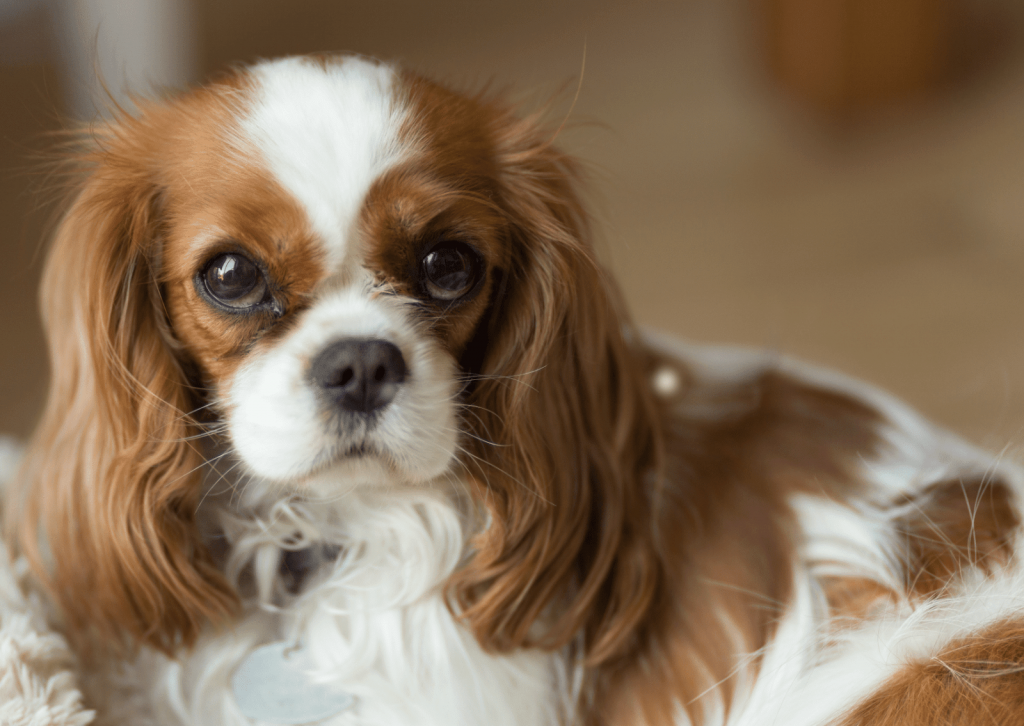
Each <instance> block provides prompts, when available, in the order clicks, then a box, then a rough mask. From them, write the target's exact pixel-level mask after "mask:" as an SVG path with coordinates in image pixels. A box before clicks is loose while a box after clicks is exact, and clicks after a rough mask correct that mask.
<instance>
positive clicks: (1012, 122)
mask: <svg viewBox="0 0 1024 726" xmlns="http://www.w3.org/2000/svg"><path fill="white" fill-rule="evenodd" d="M239 6H240V0H223V1H221V2H217V3H205V2H204V3H200V4H198V5H197V6H196V7H197V9H198V10H197V17H198V23H199V27H198V33H199V36H198V37H199V44H198V45H199V48H200V49H201V54H202V58H201V64H200V65H201V66H202V67H203V68H204V69H206V70H207V71H210V70H213V69H216V68H218V67H221V66H223V65H224V64H225V63H228V62H232V61H237V60H246V59H251V58H255V57H261V56H274V55H279V54H283V53H295V52H306V51H312V50H324V49H344V50H353V51H358V52H362V53H366V54H369V55H376V56H380V57H385V58H393V59H398V60H400V61H402V62H403V63H404V64H406V65H407V66H409V67H411V68H413V69H416V70H420V71H422V72H425V73H427V74H429V75H432V76H436V77H440V78H444V79H448V80H449V81H451V82H452V83H454V84H455V85H458V86H461V87H469V88H475V87H479V86H480V85H482V84H484V83H487V82H492V83H493V84H495V85H498V86H504V85H505V84H511V86H512V88H514V89H515V90H514V91H513V93H514V94H515V95H516V97H518V98H521V99H523V102H524V103H525V104H527V105H532V106H537V105H539V104H542V103H544V102H547V101H548V100H549V99H551V98H555V101H554V103H553V110H552V117H553V118H554V119H555V120H556V124H555V125H557V121H558V120H560V119H561V118H567V119H568V123H567V124H566V128H565V129H564V130H563V131H562V132H561V134H560V137H559V140H560V143H562V144H563V145H564V146H565V147H566V148H568V149H569V150H571V151H572V152H574V153H576V154H577V155H578V156H580V157H581V158H583V159H585V160H586V162H587V163H588V167H589V169H590V170H591V196H592V198H593V199H594V207H593V208H594V210H595V212H596V214H595V217H596V220H597V224H596V227H597V229H599V230H600V238H601V239H600V244H601V247H602V249H603V251H604V254H605V259H606V260H607V261H608V263H609V264H610V265H611V267H612V268H614V270H615V271H616V274H617V276H618V278H619V280H620V281H621V283H622V285H623V287H624V289H625V291H626V295H627V298H628V300H629V303H630V304H631V306H632V309H633V311H634V313H635V315H636V317H637V318H638V319H639V320H640V321H642V322H643V323H645V324H647V325H650V326H652V327H656V328H661V329H664V330H667V331H670V332H672V333H675V334H678V335H681V336H687V337H690V338H694V339H699V340H709V341H720V342H730V343H742V344H749V345H756V346H767V347H770V348H772V349H774V350H776V351H779V352H780V353H785V354H789V355H794V356H798V357H801V358H805V359H808V360H811V361H815V362H818V363H822V364H825V365H828V366H832V367H836V368H839V369H841V370H843V371H846V372H847V373H850V374H852V375H855V376H859V377H862V378H865V379H867V380H869V381H872V382H874V383H877V384H879V385H881V386H884V387H886V388H888V389H890V390H892V391H894V392H896V393H897V394H899V395H900V396H902V397H904V398H906V399H907V400H909V401H910V402H911V403H912V404H914V405H915V406H917V407H919V408H920V409H922V410H923V411H924V412H925V413H926V414H928V415H929V416H931V417H933V418H935V419H936V420H938V421H939V422H940V423H942V424H944V425H946V426H949V427H952V428H953V429H955V430H957V431H960V432H962V433H964V434H966V435H968V436H969V437H971V438H973V439H975V440H977V441H979V442H981V443H984V444H986V445H988V446H990V447H993V448H995V449H997V450H1002V449H1004V448H1006V447H1008V448H1009V449H1010V450H1015V449H1017V448H1018V447H1019V445H1020V444H1021V442H1024V316H1022V313H1024V292H1022V289H1021V285H1020V284H1019V282H1018V281H1019V280H1020V279H1021V278H1022V277H1024V92H1022V91H1024V54H1022V53H1020V52H1019V51H1017V50H1015V49H1013V48H1011V49H1009V50H1007V51H1006V52H1005V53H1004V54H1003V55H1002V56H1001V57H1000V58H999V59H998V60H995V61H992V62H991V63H989V64H988V65H987V67H986V68H984V69H982V70H978V71H976V72H975V73H974V74H973V75H972V77H971V78H970V79H968V80H961V81H960V82H958V83H955V84H951V86H950V87H949V88H947V89H945V90H944V91H943V92H942V93H940V94H937V95H936V96H935V97H933V98H928V99H922V100H920V101H918V102H914V103H908V104H907V105H905V106H904V107H901V108H898V109H889V110H887V111H884V112H879V113H876V114H873V115H872V116H871V117H869V118H862V119H859V120H857V121H856V122H845V123H837V122H835V121H834V120H833V121H826V120H823V119H820V118H817V117H815V116H814V114H813V113H809V112H807V111H806V110H804V109H801V108H800V107H799V106H798V105H797V104H795V103H793V102H792V101H790V100H788V99H786V98H785V97H784V96H783V95H782V94H780V93H779V92H778V91H777V90H776V89H775V88H774V86H773V85H772V83H771V82H770V80H769V79H768V78H767V77H766V74H765V72H764V71H763V70H762V66H761V64H760V62H759V55H758V51H757V48H758V46H757V36H756V32H755V28H756V25H755V24H754V23H753V22H752V17H753V16H752V12H751V9H752V7H753V4H752V0H720V1H719V2H715V1H714V0H690V1H688V2H684V1H680V2H675V3H612V2H582V1H573V2H563V3H558V4H552V3H548V2H541V0H524V1H523V2H519V3H515V4H513V3H507V4H496V3H474V2H470V1H469V0H459V1H458V2H456V1H454V0H452V1H451V2H445V3H433V4H427V3H413V2H411V1H410V0H381V1H380V2H375V3H358V4H357V3H353V4H352V7H346V4H344V3H338V2H333V1H329V0H303V1H302V2H295V3H278V2H272V0H251V1H250V2H247V3H246V4H245V8H246V11H245V13H242V14H239V12H238V7H239ZM0 42H2V37H0ZM581 77H582V80H581ZM577 88H578V97H577V96H576V93H577ZM0 94H2V97H3V98H6V99H9V100H10V99H13V100H14V102H13V103H11V102H8V103H5V104H3V105H2V109H3V110H0V170H2V172H0V249H2V254H3V259H4V260H5V261H6V264H4V265H3V266H2V267H0V305H3V309H4V311H5V314H4V315H3V316H2V322H0V340H4V341H5V345H3V346H0V371H2V372H3V375H2V376H0V431H9V432H14V433H18V434H25V433H27V432H28V431H29V430H30V428H31V424H32V421H33V419H34V416H35V414H36V411H37V410H38V407H39V405H40V403H41V400H42V395H43V393H42V392H43V386H44V380H45V367H46V364H45V357H44V355H43V349H42V344H41V337H40V334H39V331H38V328H37V324H36V323H35V316H36V313H35V312H34V292H33V290H34V287H35V281H36V277H37V275H38V270H39V261H38V260H39V254H38V247H39V240H40V239H42V237H43V235H44V226H45V220H46V219H47V216H48V215H52V210H53V206H52V204H50V203H48V202H46V201H45V200H46V199H47V198H50V197H53V196H54V195H53V194H52V193H51V192H47V186H48V185H49V184H51V182H48V181H47V180H46V178H45V176H44V175H42V174H41V173H40V172H38V171H37V169H39V168H41V167H42V164H41V162H40V160H39V152H40V150H45V148H46V144H47V142H46V139H45V136H44V133H45V132H46V131H47V130H49V129H53V128H55V127H56V126H57V125H58V121H57V109H59V105H60V98H61V88H60V82H59V79H58V78H57V76H56V74H55V72H54V70H53V68H52V67H51V66H50V65H48V64H46V63H45V62H42V61H38V60H36V61H25V62H21V63H20V64H17V65H10V64H9V65H7V66H0ZM574 100H575V103H574Z"/></svg>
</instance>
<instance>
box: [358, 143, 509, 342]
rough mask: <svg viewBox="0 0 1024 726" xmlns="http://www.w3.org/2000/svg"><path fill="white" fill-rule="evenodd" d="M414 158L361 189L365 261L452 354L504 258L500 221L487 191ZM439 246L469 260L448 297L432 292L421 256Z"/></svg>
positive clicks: (483, 305)
mask: <svg viewBox="0 0 1024 726" xmlns="http://www.w3.org/2000/svg"><path fill="white" fill-rule="evenodd" d="M418 163H420V162H413V163H410V164H409V165H406V166H403V167H400V168H397V169H394V170H392V171H391V172H389V173H388V174H385V175H384V176H383V177H381V178H380V179H379V180H377V182H376V183H375V184H374V185H373V187H372V188H371V190H370V192H369V194H368V195H367V201H366V204H365V205H364V209H363V213H362V217H361V219H360V224H361V238H362V240H363V243H364V245H365V254H364V259H365V263H364V264H365V265H366V267H367V269H368V270H370V271H371V272H372V273H373V274H374V275H375V276H376V277H377V280H378V283H379V284H380V286H381V288H382V289H385V290H387V291H389V292H394V293H396V294H399V295H403V296H406V297H409V298H412V299H415V300H418V301H419V302H420V303H421V306H420V310H421V314H422V316H423V317H424V318H425V319H427V320H429V322H430V330H431V332H432V333H433V334H434V335H435V336H436V337H437V338H438V339H439V340H440V342H441V344H442V345H443V346H444V347H445V348H446V349H447V350H448V351H449V352H450V353H451V354H452V355H453V356H455V357H458V356H459V355H460V354H461V352H462V351H463V349H464V348H465V346H466V344H467V343H468V341H469V340H470V338H472V336H473V333H474V331H475V330H476V327H477V324H478V322H479V320H480V319H481V317H482V316H483V313H484V311H485V310H486V309H487V304H488V301H489V298H490V291H491V285H492V277H493V276H492V274H491V270H492V269H493V268H494V267H495V266H496V265H498V264H501V263H502V262H503V261H504V255H505V250H504V244H503V240H504V238H505V236H506V233H505V225H504V223H503V221H502V219H501V217H500V216H499V215H498V213H497V212H496V211H495V210H494V208H493V207H492V206H491V205H490V204H489V203H488V201H487V199H486V195H483V194H481V193H479V192H478V191H471V190H466V189H460V188H459V186H458V184H459V183H460V180H458V179H452V180H447V179H444V178H443V177H439V176H437V175H436V174H434V173H428V172H427V171H426V170H424V169H421V168H420V167H419V166H417V164H418ZM462 181H464V180H462ZM442 247H445V248H447V247H458V248H459V249H460V250H463V251H465V252H466V255H467V258H466V259H468V260H470V261H471V263H472V270H471V271H470V273H469V276H470V277H472V280H471V281H470V282H471V283H472V284H467V285H466V288H465V289H464V290H459V291H457V294H453V295H452V296H451V298H450V299H445V298H444V296H442V295H432V294H431V293H430V290H429V287H428V285H427V284H426V283H425V281H424V258H425V256H427V255H429V254H430V253H431V251H433V250H437V249H439V248H442Z"/></svg>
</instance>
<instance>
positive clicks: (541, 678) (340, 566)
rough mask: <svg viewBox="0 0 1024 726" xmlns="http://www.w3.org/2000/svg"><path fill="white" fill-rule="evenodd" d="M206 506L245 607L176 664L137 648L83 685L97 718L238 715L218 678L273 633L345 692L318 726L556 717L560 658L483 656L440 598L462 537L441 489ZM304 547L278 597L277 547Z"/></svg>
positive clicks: (198, 720)
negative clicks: (241, 510) (312, 563)
mask: <svg viewBox="0 0 1024 726" xmlns="http://www.w3.org/2000/svg"><path fill="white" fill-rule="evenodd" d="M215 511H216V515H215V518H216V519H218V520H219V525H220V528H221V529H222V530H223V531H224V536H225V537H226V538H227V540H228V543H229V545H230V554H229V556H228V558H227V562H226V567H225V569H226V573H227V575H228V577H229V578H230V579H232V580H233V581H234V582H235V583H236V584H238V586H239V587H240V590H241V591H242V592H250V593H252V596H251V597H250V598H249V599H248V600H247V602H246V606H245V607H246V615H245V617H244V618H242V620H241V621H240V622H238V623H236V624H235V625H233V626H232V627H229V628H226V629H223V630H220V631H218V632H210V633H208V634H206V635H204V636H203V637H202V638H201V639H200V642H199V643H198V644H197V646H196V648H195V649H194V650H193V651H191V652H190V653H188V654H185V655H183V656H182V657H181V659H180V660H179V661H170V660H167V659H165V658H163V657H162V656H158V655H156V654H153V653H145V654H143V656H142V657H141V658H140V659H139V661H138V662H137V663H135V664H133V665H132V667H130V668H128V669H126V670H125V671H124V672H123V673H121V674H119V675H117V676H114V677H113V680H114V681H115V682H114V683H111V682H110V680H108V678H110V676H107V677H104V678H103V681H104V683H102V684H99V683H97V684H96V686H97V689H98V690H102V691H104V692H106V693H107V694H109V695H110V697H111V701H110V702H108V703H109V707H108V708H106V709H102V711H106V712H107V716H106V717H105V718H104V719H103V721H102V722H103V723H110V724H115V723H116V724H121V723H131V724H133V726H138V724H140V723H144V722H145V721H149V720H151V722H152V723H158V724H161V725H165V724H172V723H173V724H177V723H180V724H190V725H191V726H205V725H207V724H209V725H211V726H212V725H214V724H216V725H217V726H226V725H229V724H230V725H233V724H239V725H242V724H250V723H252V722H251V721H249V720H248V719H246V718H245V717H244V716H243V715H242V714H241V712H240V711H239V709H238V706H237V704H236V703H235V700H234V696H233V694H232V689H231V685H230V681H231V677H232V675H233V673H234V672H235V670H236V669H237V668H238V665H239V664H240V663H241V662H242V661H243V660H244V659H245V658H246V656H247V655H248V654H249V653H251V652H252V650H253V649H254V648H256V647H257V646H259V645H261V644H265V643H269V642H272V641H279V640H285V641H288V642H294V643H301V644H302V645H303V646H304V647H305V648H306V649H308V652H309V655H310V657H311V658H312V662H313V663H315V669H314V670H313V671H312V673H311V674H310V675H311V678H313V679H315V680H318V681H321V682H326V683H331V684H336V685H338V686H340V687H341V688H343V689H344V690H345V691H346V692H347V693H349V694H351V695H352V696H353V698H354V701H353V705H352V706H351V707H350V708H348V709H346V710H345V711H343V712H341V713H339V714H337V715H335V716H333V717H331V718H329V719H327V720H324V721H321V722H320V723H322V724H325V725H328V726H343V725H344V726H355V725H356V724H358V725H359V726H392V725H394V726H398V725H399V724H401V725H402V726H433V725H435V724H436V725H438V726H440V725H441V724H444V725H445V726H457V725H460V724H466V725H467V726H470V725H472V726H478V725H479V724H483V723H486V724H488V725H489V726H516V725H523V726H525V725H527V724H528V725H529V726H544V725H546V724H556V723H558V722H560V714H561V713H562V712H563V711H562V709H563V705H564V704H563V703H562V699H561V698H560V697H559V693H560V692H562V691H563V689H562V688H560V687H558V686H557V685H556V684H558V683H559V682H562V683H564V680H563V678H564V672H563V668H562V664H561V662H560V661H561V659H560V658H559V657H557V656H553V655H551V654H546V653H541V652H537V651H522V652H519V653H515V654H512V655H504V656H499V655H491V654H488V653H485V652H483V651H482V650H481V648H480V646H479V645H478V644H477V642H476V640H475V639H474V638H473V637H472V635H471V634H470V633H469V632H468V631H467V630H466V629H465V628H464V627H462V626H461V625H460V624H459V623H458V622H457V620H456V619H455V618H454V617H453V616H452V614H451V612H450V611H449V610H448V607H447V606H446V604H445V600H444V596H443V592H442V589H441V586H442V584H443V583H444V582H445V580H446V579H447V577H448V575H449V574H450V573H451V572H452V571H453V570H454V568H455V567H456V566H457V565H458V563H459V561H460V559H461V557H462V556H463V554H464V547H465V541H466V538H465V526H464V522H463V519H464V516H463V515H462V513H461V512H460V511H459V508H458V507H457V506H456V505H455V504H454V503H453V502H452V501H451V500H450V498H449V497H447V496H445V495H443V494H440V493H438V492H436V491H432V490H430V489H427V488H417V489H404V490H396V491H389V492H387V493H386V494H381V493H373V494H362V493H350V494H347V495H345V496H344V497H342V498H339V499H336V500H334V501H319V502H302V503H299V502H296V501H289V500H286V501H281V500H278V501H277V502H276V503H274V504H272V505H270V506H265V507H263V506H259V504H257V505H256V506H254V507H252V509H250V508H249V507H246V511H247V514H246V515H245V516H241V515H239V514H238V513H237V512H236V513H232V512H231V510H229V509H228V508H227V507H220V506H219V505H218V506H217V508H216V509H215ZM254 512H258V514H254ZM305 548H312V551H313V552H322V551H323V549H324V548H326V549H327V550H328V551H329V552H331V553H332V554H333V550H336V552H337V556H336V557H333V558H332V557H325V558H321V559H322V562H321V564H320V566H319V567H317V568H316V569H314V570H313V571H312V572H311V574H310V575H309V576H308V578H307V581H306V582H305V583H304V585H303V587H302V590H301V592H300V593H299V594H297V595H290V594H288V593H287V591H286V587H285V584H286V583H285V581H284V578H283V577H282V574H281V568H280V562H281V556H282V552H283V551H286V550H299V549H305ZM90 690H93V689H90ZM114 699H116V702H114ZM104 700H107V699H104Z"/></svg>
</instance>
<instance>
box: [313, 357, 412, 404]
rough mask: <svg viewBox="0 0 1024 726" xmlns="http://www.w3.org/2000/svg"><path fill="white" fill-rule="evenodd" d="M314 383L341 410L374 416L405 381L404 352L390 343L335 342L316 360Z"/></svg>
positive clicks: (392, 397) (314, 361) (390, 399)
mask: <svg viewBox="0 0 1024 726" xmlns="http://www.w3.org/2000/svg"><path fill="white" fill-rule="evenodd" d="M310 377H311V378H312V379H313V383H314V384H315V385H316V386H318V387H319V388H320V390H321V391H323V392H324V394H326V395H327V396H329V397H330V398H331V399H332V400H333V401H334V402H335V403H336V404H337V405H338V407H339V408H341V409H343V410H345V411H351V412H353V413H370V412H371V411H376V410H377V409H379V408H383V407H384V406H387V405H388V404H389V403H391V401H392V400H393V399H394V397H395V394H396V393H398V387H399V386H400V385H401V383H402V381H404V380H405V359H404V358H403V357H402V351H400V350H399V349H398V347H397V346H395V345H394V344H392V343H389V342H387V341H386V340H367V339H365V338H350V339H348V340H340V341H338V342H337V343H333V344H331V345H329V346H327V347H326V348H324V350H323V351H321V352H320V354H319V355H317V357H316V358H314V359H313V365H312V367H311V368H310Z"/></svg>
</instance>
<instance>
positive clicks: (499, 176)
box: [159, 59, 511, 490]
mask: <svg viewBox="0 0 1024 726" xmlns="http://www.w3.org/2000/svg"><path fill="white" fill-rule="evenodd" d="M244 84H245V86H246V87H247V90H248V92H249V96H250V97H249V99H248V100H247V102H246V103H245V105H244V107H242V108H241V109H240V110H239V112H238V113H237V114H234V115H231V116H230V117H228V118H227V119H214V120H213V123H211V119H209V118H202V117H198V118H196V117H193V118H190V119H189V122H191V125H192V126H193V127H194V128H191V129H189V130H188V131H185V132H184V133H180V136H179V138H180V139H181V140H182V141H184V142H185V143H186V144H196V146H194V147H192V148H189V149H188V150H187V151H185V152H184V153H182V151H181V150H179V149H176V148H174V146H173V145H172V146H171V148H168V149H166V150H165V151H164V153H165V158H166V159H167V161H168V163H169V164H170V165H171V166H172V167H173V171H172V172H171V173H170V174H169V175H168V183H167V185H166V186H165V187H164V189H163V196H162V199H161V204H162V205H163V210H164V215H165V218H166V219H168V220H170V222H169V224H168V226H167V229H166V233H165V234H166V236H165V239H164V241H163V247H162V250H161V256H160V270H159V277H160V280H161V284H162V295H163V297H164V299H165V300H166V305H167V311H168V318H169V322H170V328H171V330H172V332H173V335H174V336H175V338H176V339H177V340H178V341H179V342H180V343H181V345H182V346H183V347H184V350H185V352H186V354H187V357H188V358H189V359H190V360H191V361H193V362H194V363H195V365H196V367H197V369H198V375H199V378H200V379H201V380H200V385H202V386H204V387H206V388H207V389H208V397H209V399H210V402H211V403H212V407H213V408H214V409H215V412H216V413H217V414H218V415H219V416H221V417H222V418H223V423H224V428H225V434H226V438H227V439H228V440H229V441H230V445H231V446H232V448H233V450H234V452H235V453H236V454H237V456H238V458H239V459H240V461H241V462H242V464H243V465H244V467H245V468H246V469H248V470H249V471H250V472H251V473H254V474H256V475H258V476H260V477H262V478H265V479H271V480H274V481H277V482H281V483H283V484H285V485H289V486H298V487H300V488H301V487H304V486H306V485H308V484H309V483H310V481H312V480H313V479H316V478H319V479H321V480H323V481H324V482H326V483H325V487H327V489H328V490H329V489H330V488H331V487H335V488H336V487H337V486H339V481H345V482H349V483H365V482H364V481H363V480H370V481H378V480H379V481H391V482H395V481H399V482H417V481H423V480H426V479H430V478H432V477H436V476H438V475H440V474H441V473H443V472H445V471H446V470H447V469H448V468H449V466H450V465H451V463H452V461H453V459H454V457H455V453H456V450H457V447H458V445H459V439H460V423H459V418H460V417H459V410H458V409H459V406H460V399H461V396H462V393H463V388H464V387H465V385H466V384H467V383H468V382H469V380H470V379H468V378H467V377H466V376H465V375H463V373H465V371H460V361H462V360H463V359H464V358H465V357H466V354H467V348H468V347H469V345H470V343H471V341H472V339H473V337H474V334H475V333H476V332H477V331H478V329H479V328H480V324H481V321H482V320H483V319H484V316H485V312H486V311H487V310H488V308H489V307H490V305H491V303H492V302H494V300H495V293H496V285H497V284H498V283H499V282H500V280H502V279H504V277H505V276H506V275H507V274H508V265H509V261H510V259H511V255H510V249H509V246H510V234H511V228H510V223H509V214H508V208H507V204H506V202H505V199H506V198H507V197H508V196H509V194H510V191H509V190H508V189H507V184H508V180H506V179H504V178H503V173H502V170H501V169H500V168H499V164H498V159H497V154H498V153H499V152H498V149H497V148H496V140H495V138H494V136H493V130H492V129H491V128H488V127H489V125H491V124H493V123H494V121H495V120H494V119H493V118H488V116H487V115H486V113H485V112H484V109H483V108H482V107H480V106H479V105H477V106H474V104H473V103H471V102H469V101H468V100H466V99H462V98H459V97H457V96H455V95H454V94H450V93H448V92H446V91H443V90H441V89H440V88H438V87H436V86H432V85H429V84H426V83H425V82H415V81H413V80H412V79H403V78H402V77H400V76H398V75H396V74H395V73H394V72H393V71H392V69H391V68H389V67H386V66H382V65H378V64H373V63H369V62H365V61H361V60H357V59H347V60H345V61H342V62H340V63H334V64H328V65H322V64H319V63H314V62H310V61H307V60H299V59H296V60H291V61H286V62H279V63H275V64H268V65H264V66H262V67H258V68H256V69H254V70H253V71H252V72H251V75H250V76H249V77H247V78H245V79H244ZM195 138H198V139H199V141H193V139H195ZM176 141H177V139H176ZM196 147H201V148H196ZM469 373H470V374H471V373H472V372H469Z"/></svg>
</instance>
